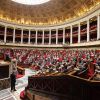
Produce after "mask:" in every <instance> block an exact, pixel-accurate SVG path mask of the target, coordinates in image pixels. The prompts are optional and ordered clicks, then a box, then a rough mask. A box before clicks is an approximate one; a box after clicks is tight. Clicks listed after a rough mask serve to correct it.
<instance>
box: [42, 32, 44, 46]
mask: <svg viewBox="0 0 100 100" xmlns="http://www.w3.org/2000/svg"><path fill="white" fill-rule="evenodd" d="M42 44H43V45H44V30H43V37H42Z"/></svg>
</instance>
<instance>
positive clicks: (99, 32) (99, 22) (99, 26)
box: [97, 14, 100, 40]
mask: <svg viewBox="0 0 100 100" xmlns="http://www.w3.org/2000/svg"><path fill="white" fill-rule="evenodd" d="M99 39H100V15H99V14H98V16H97V40H99Z"/></svg>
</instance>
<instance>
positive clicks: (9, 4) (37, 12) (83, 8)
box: [0, 0, 100, 25]
mask: <svg viewBox="0 0 100 100" xmlns="http://www.w3.org/2000/svg"><path fill="white" fill-rule="evenodd" d="M97 5H100V0H50V1H49V2H47V3H44V4H40V5H23V4H19V3H15V2H13V1H11V0H0V19H3V20H7V21H11V22H15V23H19V24H27V25H53V24H58V23H63V22H65V21H68V20H71V19H72V18H76V17H80V16H82V15H84V14H86V13H87V12H88V11H89V10H90V9H91V8H93V7H96V6H97Z"/></svg>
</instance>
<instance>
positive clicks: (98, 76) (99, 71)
mask: <svg viewBox="0 0 100 100" xmlns="http://www.w3.org/2000/svg"><path fill="white" fill-rule="evenodd" d="M93 79H94V80H98V81H100V67H99V66H98V65H97V66H96V69H95V76H94V78H93Z"/></svg>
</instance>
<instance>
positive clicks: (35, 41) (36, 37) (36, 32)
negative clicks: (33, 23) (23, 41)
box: [35, 30, 38, 45]
mask: <svg viewBox="0 0 100 100" xmlns="http://www.w3.org/2000/svg"><path fill="white" fill-rule="evenodd" d="M37 33H38V31H37V30H36V37H35V44H36V45H37Z"/></svg>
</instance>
